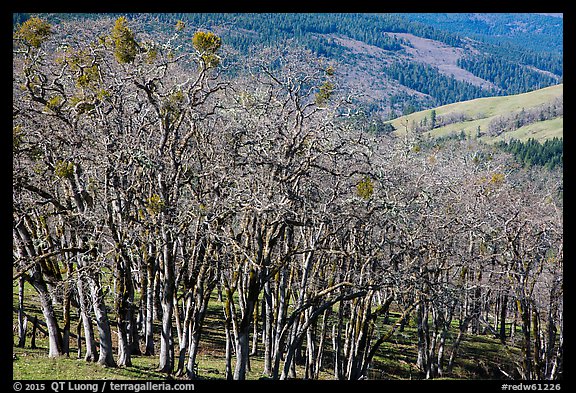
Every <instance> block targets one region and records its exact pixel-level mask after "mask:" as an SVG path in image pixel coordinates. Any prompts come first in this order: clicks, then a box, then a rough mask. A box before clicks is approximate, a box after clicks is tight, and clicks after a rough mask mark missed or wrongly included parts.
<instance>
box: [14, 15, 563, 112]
mask: <svg viewBox="0 0 576 393" xmlns="http://www.w3.org/2000/svg"><path fill="white" fill-rule="evenodd" d="M124 15H125V16H127V17H128V18H130V19H138V20H139V21H140V22H141V24H140V25H141V26H144V28H145V29H147V30H149V32H151V33H152V32H154V34H158V32H159V31H165V32H166V34H171V33H172V32H173V31H174V26H175V24H176V22H177V21H179V20H181V21H183V22H185V23H186V24H187V25H189V26H192V27H194V28H197V29H204V30H209V31H214V32H215V33H217V34H218V35H219V36H220V37H221V38H222V40H223V44H224V45H225V46H228V47H229V48H231V49H233V50H234V51H235V53H238V54H239V56H242V55H246V54H248V53H250V51H251V50H254V49H255V48H256V49H257V48H259V47H262V46H278V45H298V46H301V47H303V48H307V49H308V50H310V51H312V52H313V53H315V54H316V55H318V56H322V57H325V58H327V59H329V60H330V61H332V62H334V63H335V64H336V65H337V67H336V69H337V72H338V74H339V76H340V78H341V81H342V84H341V88H343V89H350V90H353V91H360V92H361V93H362V96H363V98H362V101H361V102H360V103H359V104H360V105H361V106H362V108H363V109H364V111H365V112H366V113H367V114H368V115H369V116H378V117H384V118H386V119H390V118H394V117H397V116H399V115H403V114H407V113H410V112H413V111H418V110H423V109H429V108H433V107H436V106H439V105H444V104H448V103H452V102H459V101H465V100H470V99H474V98H479V97H486V96H498V95H506V94H518V93H524V92H528V91H532V90H536V89H540V88H543V87H546V86H551V85H555V84H558V83H561V82H562V76H563V58H562V54H563V18H560V17H554V16H548V15H539V14H459V13H454V14H436V13H427V14H416V13H404V14H402V13H395V14H392V13H390V14H388V13H386V14H360V13H154V14H124ZM29 16H30V15H29V14H13V24H14V25H15V26H16V25H17V24H18V23H22V22H23V21H25V20H26V19H27V18H28V17H29ZM42 16H43V17H45V18H47V19H49V20H50V21H51V23H58V22H59V21H63V20H66V19H70V18H100V17H105V16H107V17H115V16H118V14H96V13H94V14H43V15H42Z"/></svg>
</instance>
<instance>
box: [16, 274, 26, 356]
mask: <svg viewBox="0 0 576 393" xmlns="http://www.w3.org/2000/svg"><path fill="white" fill-rule="evenodd" d="M24 283H25V279H24V276H20V278H19V279H18V348H24V345H25V344H26V326H27V324H28V318H27V317H26V315H25V313H24Z"/></svg>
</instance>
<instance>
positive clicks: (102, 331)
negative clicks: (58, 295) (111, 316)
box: [88, 276, 116, 367]
mask: <svg viewBox="0 0 576 393" xmlns="http://www.w3.org/2000/svg"><path fill="white" fill-rule="evenodd" d="M99 281H100V280H99V279H98V277H94V276H90V278H89V281H88V283H89V285H90V292H91V295H92V308H93V310H94V316H95V317H96V326H97V327H98V334H99V336H100V357H99V358H98V363H100V364H101V365H103V366H107V367H116V362H115V361H114V357H113V352H112V333H111V331H110V322H109V320H108V313H107V311H106V305H105V304H104V294H103V293H102V287H101V286H100V282H99Z"/></svg>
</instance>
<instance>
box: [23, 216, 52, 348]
mask: <svg viewBox="0 0 576 393" xmlns="http://www.w3.org/2000/svg"><path fill="white" fill-rule="evenodd" d="M15 229H16V231H15V235H17V237H18V238H19V239H20V241H21V244H20V243H18V245H17V250H18V252H19V253H20V254H21V255H27V256H28V257H31V258H35V257H36V256H37V252H36V249H35V248H34V246H33V243H32V239H31V236H30V233H29V231H28V229H27V228H26V226H25V224H24V223H23V222H20V223H18V224H17V226H16V228H15ZM29 281H30V283H31V284H32V286H33V287H34V289H35V290H36V292H38V295H39V297H40V305H41V308H42V314H43V315H44V319H45V320H46V327H47V330H48V348H49V349H48V356H49V357H58V356H61V355H62V336H61V335H60V328H59V326H58V321H57V320H56V316H55V314H54V307H53V304H52V299H51V296H50V293H49V290H48V286H47V285H46V282H45V281H44V277H43V273H42V269H41V267H40V264H39V263H37V264H36V265H35V266H34V267H33V270H32V274H31V275H30V278H29Z"/></svg>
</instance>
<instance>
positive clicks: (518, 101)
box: [389, 84, 564, 143]
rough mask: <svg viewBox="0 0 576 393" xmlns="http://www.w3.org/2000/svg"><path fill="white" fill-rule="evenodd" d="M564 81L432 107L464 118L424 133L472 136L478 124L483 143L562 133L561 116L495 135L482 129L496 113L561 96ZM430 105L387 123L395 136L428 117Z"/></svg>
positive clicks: (443, 114)
mask: <svg viewBox="0 0 576 393" xmlns="http://www.w3.org/2000/svg"><path fill="white" fill-rule="evenodd" d="M563 92H564V85H563V84H558V85H555V86H550V87H546V88H543V89H539V90H534V91H531V92H528V93H523V94H516V95H510V96H498V97H487V98H478V99H474V100H469V101H462V102H457V103H453V104H449V105H444V106H440V107H437V108H435V111H436V116H437V118H440V117H447V116H450V115H457V114H460V115H463V117H464V118H465V119H466V120H464V121H458V122H455V123H452V124H447V125H445V126H442V127H437V128H434V129H433V130H431V131H424V132H423V135H424V136H430V137H432V138H434V137H441V136H448V135H451V134H459V133H460V132H462V131H464V133H465V134H466V135H471V136H475V135H476V132H477V130H478V127H480V130H481V133H482V134H481V135H482V136H481V137H480V139H481V140H483V141H484V142H487V143H495V142H498V141H500V140H502V139H506V140H509V139H511V138H514V139H519V140H527V139H529V138H534V139H536V140H539V141H543V140H546V139H551V138H554V137H558V138H562V136H563V116H558V117H556V118H553V119H548V120H544V121H537V122H535V123H531V124H527V125H525V126H523V127H520V128H518V129H515V130H513V131H507V132H503V133H502V134H500V135H498V136H490V135H487V133H486V132H485V131H486V130H487V129H488V126H489V124H490V122H491V121H493V120H494V119H496V118H498V117H499V116H513V115H514V114H516V113H520V111H522V110H530V109H531V108H537V107H539V106H542V105H546V104H548V103H551V102H553V101H554V100H556V99H561V98H562V97H563ZM431 111H432V110H431V109H428V110H425V111H420V112H414V113H411V114H409V115H406V116H401V117H398V118H396V119H394V120H391V121H390V122H389V123H390V124H392V126H393V127H394V128H395V131H394V133H395V134H396V135H398V136H401V135H404V134H405V133H406V131H407V130H413V129H414V127H415V125H418V124H420V122H421V121H423V120H424V118H427V121H430V114H431Z"/></svg>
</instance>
